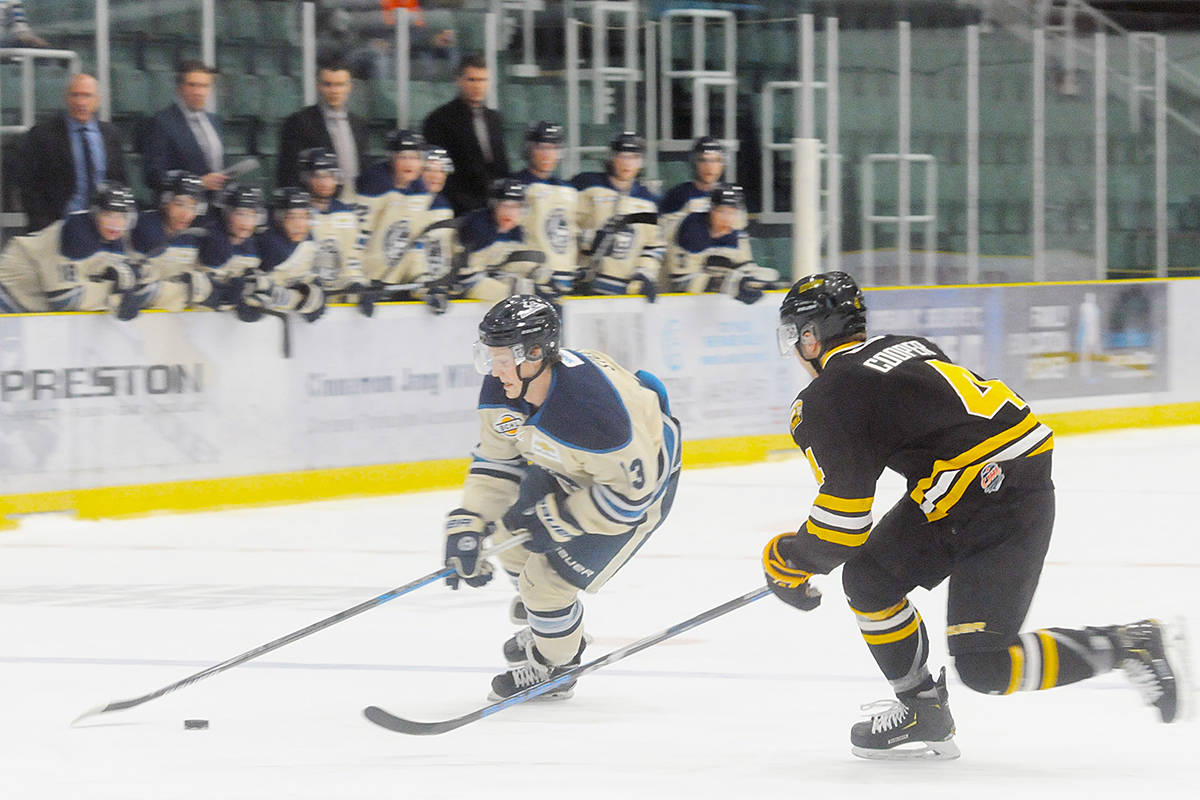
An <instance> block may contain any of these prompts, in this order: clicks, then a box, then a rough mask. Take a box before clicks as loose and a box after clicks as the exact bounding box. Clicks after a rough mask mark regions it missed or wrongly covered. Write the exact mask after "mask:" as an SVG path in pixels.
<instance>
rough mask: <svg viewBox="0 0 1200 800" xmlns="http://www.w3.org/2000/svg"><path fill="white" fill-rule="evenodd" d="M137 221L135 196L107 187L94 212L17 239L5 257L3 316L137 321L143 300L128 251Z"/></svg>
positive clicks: (0, 269)
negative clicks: (77, 314) (46, 314)
mask: <svg viewBox="0 0 1200 800" xmlns="http://www.w3.org/2000/svg"><path fill="white" fill-rule="evenodd" d="M136 219H137V204H136V203H135V202H134V199H133V192H131V191H129V189H128V188H127V187H125V186H122V185H121V184H118V183H105V184H101V185H100V186H98V187H97V188H96V191H95V192H94V193H93V194H92V197H91V204H90V210H89V211H86V212H80V213H76V214H71V215H69V216H68V217H67V218H66V219H65V220H61V221H59V222H55V223H53V224H51V225H49V226H47V227H45V228H43V229H42V230H40V231H38V232H36V233H33V234H30V235H28V236H16V237H14V238H13V239H11V240H10V241H9V243H8V245H7V246H6V247H5V248H4V252H3V253H0V312H4V313H14V312H23V311H112V312H113V313H115V314H116V315H117V316H118V318H120V319H132V318H133V317H134V316H136V315H137V312H138V309H139V308H141V307H142V306H141V303H142V299H143V298H142V296H140V295H139V293H138V286H139V276H138V272H137V268H136V266H135V265H134V264H132V263H131V262H130V255H131V254H130V252H129V250H128V248H127V247H126V241H127V240H128V238H129V231H130V229H131V228H132V227H133V225H134V222H135V221H136Z"/></svg>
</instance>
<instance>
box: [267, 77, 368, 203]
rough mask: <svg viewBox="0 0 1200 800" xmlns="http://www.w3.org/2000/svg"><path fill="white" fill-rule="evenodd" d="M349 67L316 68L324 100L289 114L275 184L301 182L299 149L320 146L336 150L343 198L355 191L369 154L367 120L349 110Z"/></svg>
mask: <svg viewBox="0 0 1200 800" xmlns="http://www.w3.org/2000/svg"><path fill="white" fill-rule="evenodd" d="M352 85H353V84H352V83H351V81H350V68H349V67H347V66H346V65H345V64H342V63H339V62H330V63H327V64H325V65H323V66H322V67H321V68H320V69H319V70H317V91H318V92H319V93H320V95H321V101H320V102H319V103H317V104H316V105H312V106H306V107H304V108H302V109H300V110H299V111H297V112H296V113H294V114H292V115H291V116H289V117H288V118H287V119H286V120H284V122H283V127H282V128H280V130H279V164H278V167H277V168H276V171H275V185H276V186H299V185H300V169H299V167H298V165H297V164H298V161H299V157H300V153H302V152H303V151H305V150H308V149H309V148H313V147H321V148H324V149H326V150H332V151H333V152H334V153H336V154H337V159H338V169H340V170H341V172H342V192H343V198H342V199H345V194H346V193H347V192H350V191H353V187H354V181H355V179H357V178H358V176H359V175H361V174H362V171H363V170H364V169H365V168H366V167H367V165H368V164H369V163H370V162H369V160H368V154H367V123H366V120H364V119H363V118H362V117H360V116H358V115H357V114H351V113H349V112H348V111H347V110H346V103H347V102H348V101H349V99H350V89H351V87H352Z"/></svg>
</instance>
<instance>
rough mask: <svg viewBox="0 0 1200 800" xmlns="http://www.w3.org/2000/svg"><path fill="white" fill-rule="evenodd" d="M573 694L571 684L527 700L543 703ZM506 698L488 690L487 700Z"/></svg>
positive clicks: (494, 700) (570, 696)
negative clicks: (567, 687)
mask: <svg viewBox="0 0 1200 800" xmlns="http://www.w3.org/2000/svg"><path fill="white" fill-rule="evenodd" d="M574 696H575V687H574V686H572V687H571V688H570V689H560V690H558V691H554V692H546V693H545V694H539V695H538V696H537V697H531V698H529V700H528V702H530V703H544V702H546V701H553V700H569V699H571V698H572V697H574ZM507 699H508V698H507V697H501V696H500V695H498V694H496V693H495V692H488V700H491V701H492V702H493V703H495V702H498V701H500V700H507Z"/></svg>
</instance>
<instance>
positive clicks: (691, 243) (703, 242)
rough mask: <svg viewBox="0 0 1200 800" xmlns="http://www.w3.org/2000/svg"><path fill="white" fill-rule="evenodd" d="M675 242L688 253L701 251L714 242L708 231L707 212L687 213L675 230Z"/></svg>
mask: <svg viewBox="0 0 1200 800" xmlns="http://www.w3.org/2000/svg"><path fill="white" fill-rule="evenodd" d="M675 243H676V244H678V245H679V246H680V247H682V248H683V249H684V250H687V251H688V252H689V253H701V252H703V251H705V250H707V249H708V248H710V247H712V246H713V245H714V244H715V243H714V241H713V238H712V236H710V235H709V233H708V215H707V214H700V213H695V214H688V215H687V216H686V217H684V218H683V222H680V223H679V229H678V230H677V231H675Z"/></svg>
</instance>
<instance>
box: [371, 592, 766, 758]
mask: <svg viewBox="0 0 1200 800" xmlns="http://www.w3.org/2000/svg"><path fill="white" fill-rule="evenodd" d="M770 592H771V590H770V589H768V588H767V587H765V586H762V587H759V588H757V589H755V590H753V591H750V592H746V593H745V594H744V595H741V596H740V597H735V598H734V599H732V600H729V601H728V602H725V603H722V604H721V605H719V606H715V607H713V608H710V609H708V610H707V611H703V612H701V613H699V614H697V615H696V616H694V617H692V618H691V619H686V620H684V621H683V622H677V623H675V624H674V625H672V626H671V627H669V628H666V629H664V630H661V631H659V632H658V633H655V634H652V635H650V636H647V637H645V638H644V639H639V640H637V641H636V642H633V643H632V644H627V645H625V646H624V647H622V648H620V649H619V650H613V651H612V652H611V653H608V654H606V655H603V656H600V657H599V658H597V659H594V660H592V661H589V662H587V663H586V664H580V665H579V666H578V667H573V668H571V669H569V670H567V671H566V672H563V673H562V674H560V675H556V676H555V677H553V678H551V679H550V680H548V681H543V682H542V683H539V684H537V685H535V686H530V687H529V688H528V689H525V690H524V691H521V692H518V693H517V694H514V695H513V696H512V697H506V698H504V699H503V700H498V701H496V702H495V703H492V704H491V705H487V706H483V707H482V708H477V709H475V710H474V711H471V712H468V713H466V714H463V715H462V716H459V717H453V718H451V719H444V720H438V721H436V722H418V721H416V720H411V719H405V718H404V717H398V716H396V715H395V714H392V713H390V712H388V711H384V710H383V709H382V708H380V707H379V706H367V707H366V708H364V709H363V716H365V717H366V718H367V719H369V720H370V721H371V722H374V723H375V724H376V725H379V726H380V727H383V728H387V729H388V730H389V731H395V732H396V733H407V734H410V735H413V736H436V735H437V734H439V733H447V732H449V731H452V730H455V729H457V728H461V727H462V726H464V725H469V724H471V723H472V722H478V721H479V720H481V719H483V718H484V717H490V716H491V715H492V714H495V713H496V712H497V711H503V710H504V709H506V708H510V707H512V706H515V705H518V704H519V703H524V702H525V701H526V700H532V699H533V698H535V697H540V696H541V695H543V694H545V693H546V692H550V691H553V690H554V689H557V688H558V687H559V686H561V685H563V684H564V683H567V682H568V681H573V680H575V679H576V678H579V677H580V676H581V675H586V674H587V673H589V672H595V671H596V670H598V669H600V668H601V667H606V666H608V665H609V664H615V663H616V662H618V661H620V660H621V659H623V658H626V657H628V656H631V655H633V654H634V653H637V652H640V651H642V650H645V649H646V648H648V647H653V646H654V645H656V644H658V643H659V642H663V641H666V640H667V639H670V638H671V637H673V636H678V635H679V634H681V633H683V632H684V631H687V630H691V629H692V628H695V627H696V626H698V625H703V624H704V623H705V622H708V621H710V620H714V619H716V618H717V617H719V616H722V615H724V614H728V613H729V612H730V611H733V610H735V609H738V608H741V607H742V606H744V605H747V604H749V603H753V602H754V601H755V600H758V599H760V598H762V597H765V596H767V595H768V594H770Z"/></svg>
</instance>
